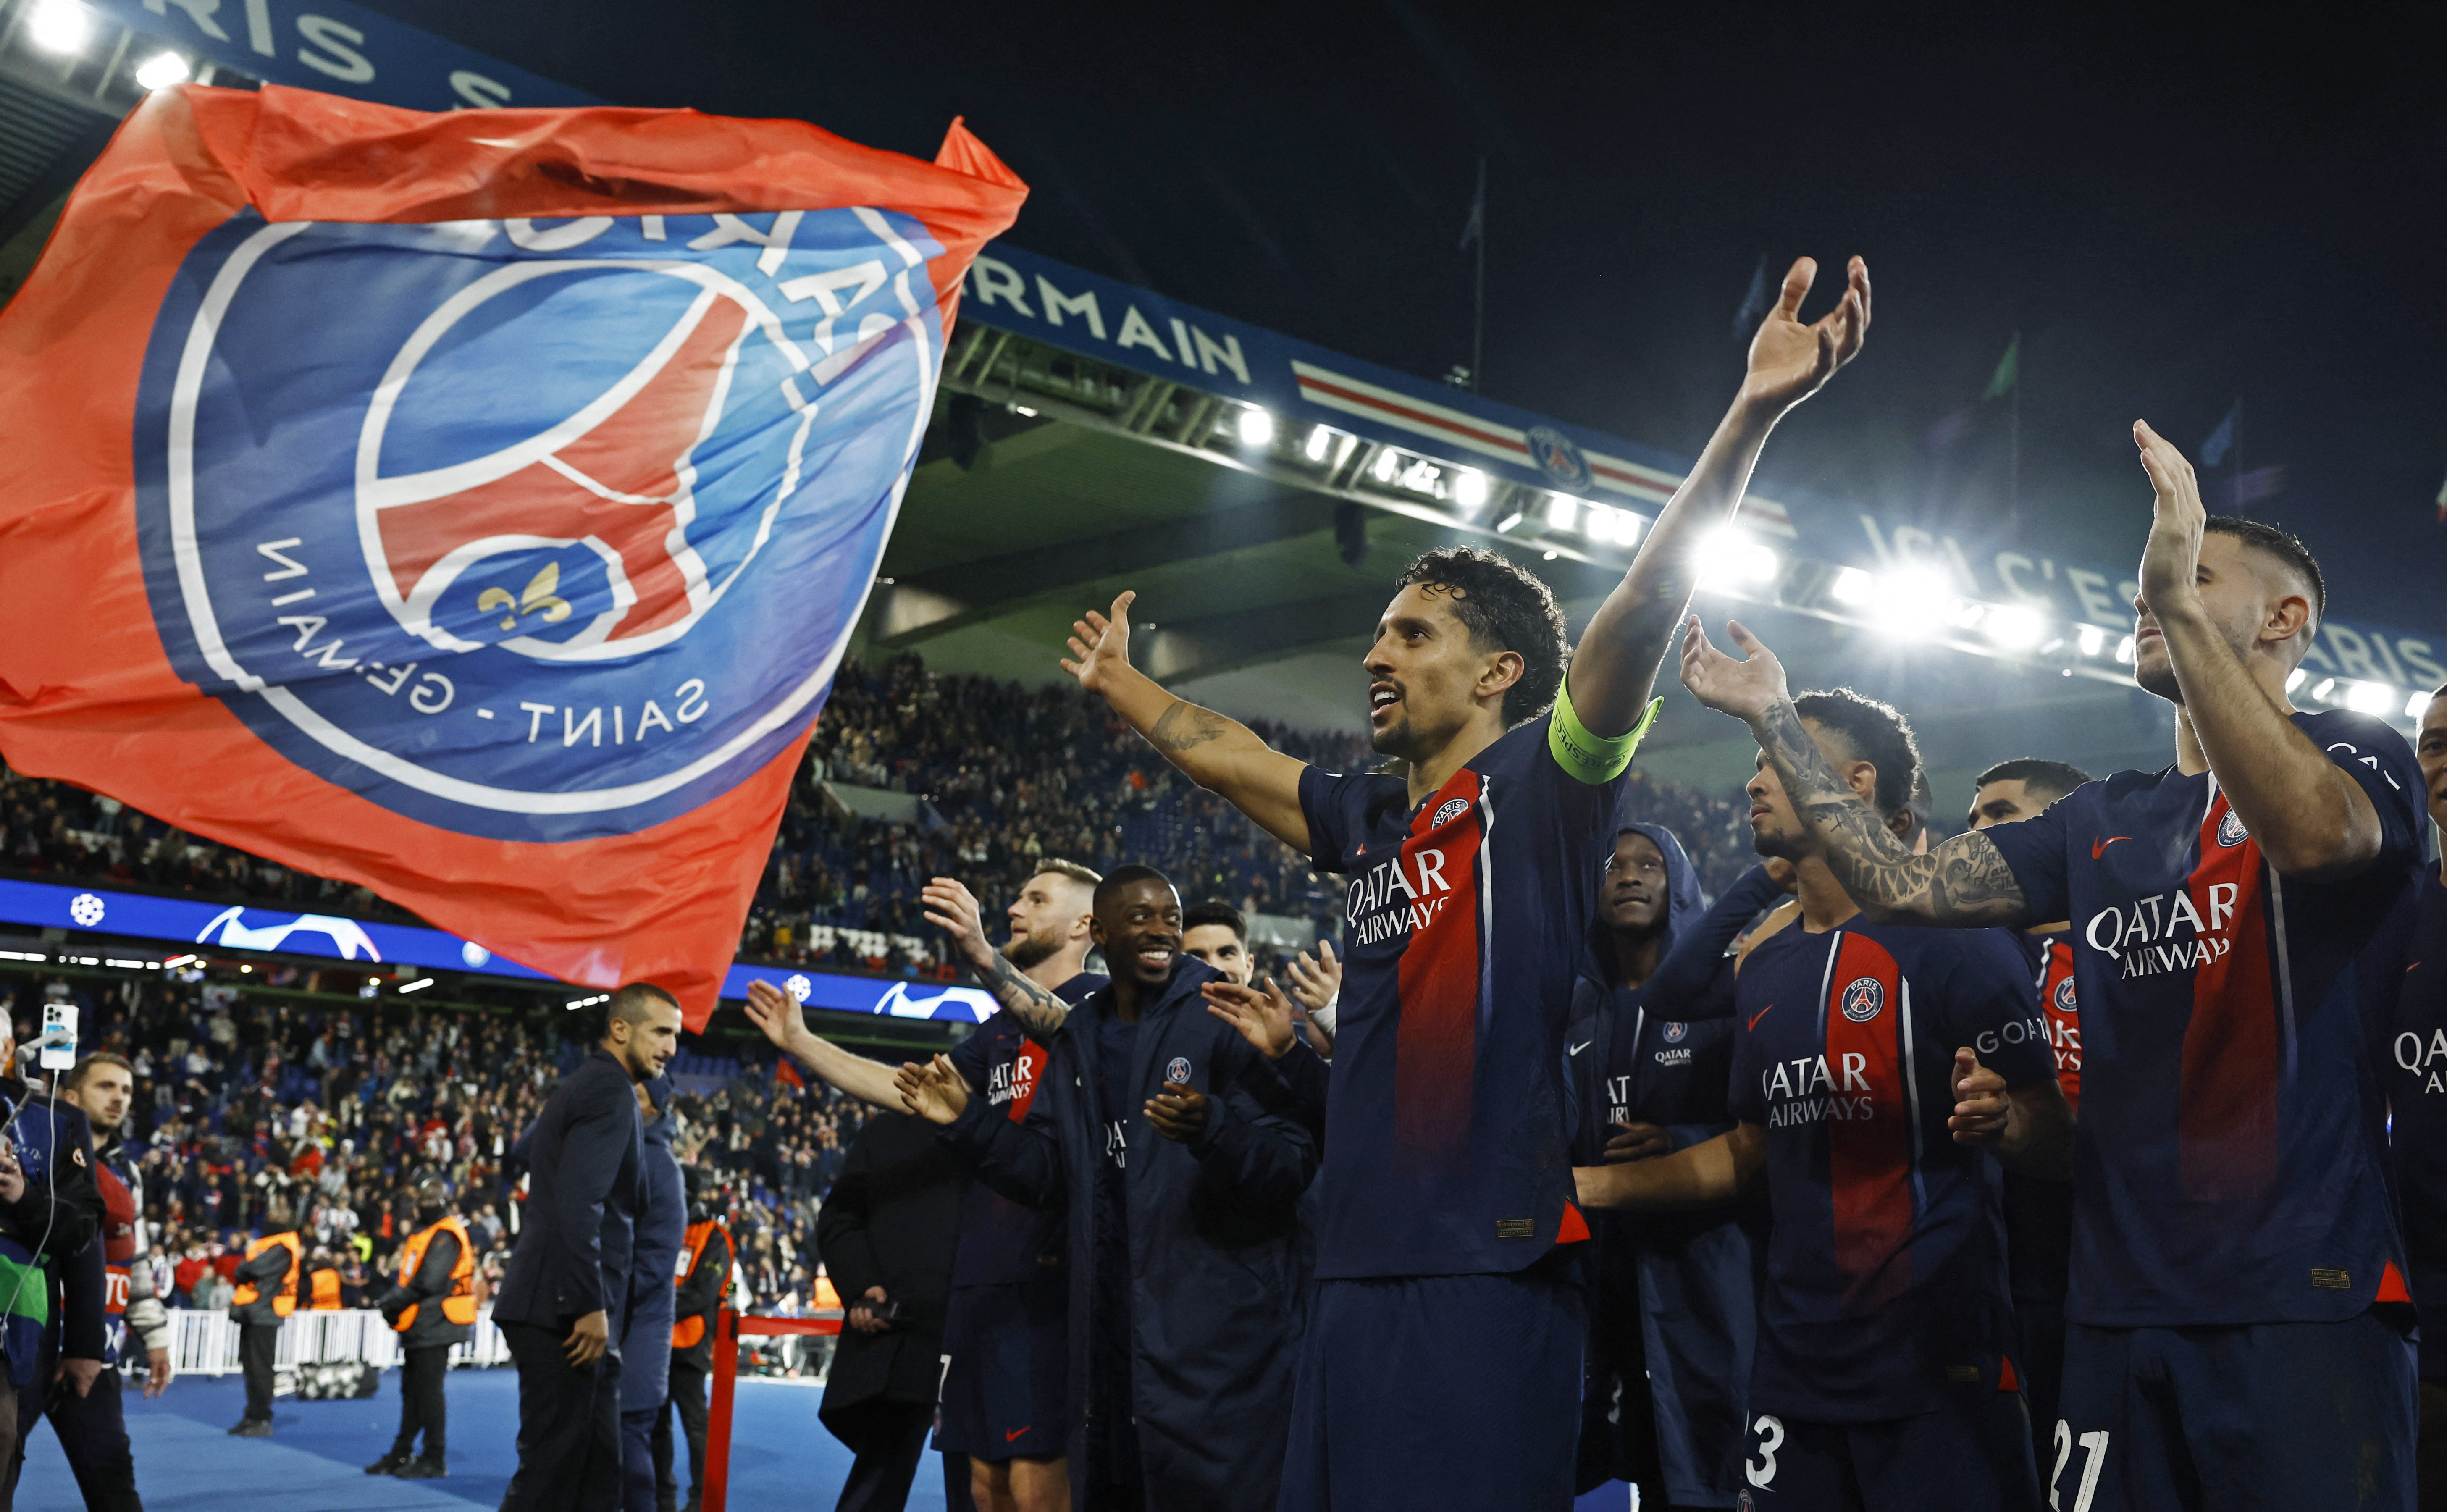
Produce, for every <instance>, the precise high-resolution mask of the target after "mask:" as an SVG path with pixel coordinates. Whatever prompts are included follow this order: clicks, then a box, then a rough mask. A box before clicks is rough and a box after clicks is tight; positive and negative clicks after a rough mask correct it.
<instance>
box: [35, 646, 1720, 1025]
mask: <svg viewBox="0 0 2447 1512" xmlns="http://www.w3.org/2000/svg"><path fill="white" fill-rule="evenodd" d="M1254 728H1256V729H1257V730H1258V732H1259V733H1260V734H1261V735H1263V736H1264V737H1265V738H1266V740H1267V741H1268V742H1269V743H1271V744H1273V745H1274V746H1275V747H1277V748H1278V749H1281V750H1284V751H1288V752H1289V753H1291V754H1293V755H1295V756H1298V757H1299V758H1301V759H1302V760H1304V761H1310V762H1315V763H1317V764H1318V765H1323V766H1326V767H1328V768H1329V769H1335V770H1344V769H1349V768H1350V767H1352V766H1355V765H1365V764H1367V763H1369V762H1370V761H1372V760H1373V759H1374V758H1373V757H1371V755H1370V754H1369V752H1368V748H1367V745H1366V743H1365V742H1364V741H1363V740H1361V739H1359V738H1358V737H1356V736H1350V735H1340V734H1317V733H1312V732H1304V731H1300V730H1294V729H1288V728H1281V727H1279V726H1273V725H1268V724H1265V723H1263V722H1260V723H1259V724H1257V725H1256V726H1255V727H1254ZM839 784H849V785H851V786H855V787H860V788H867V789H876V790H882V791H885V792H890V793H895V794H904V795H908V797H910V798H911V799H913V800H915V801H916V803H915V804H914V807H915V811H916V817H915V818H913V819H910V820H907V821H905V822H893V821H887V820H882V819H866V818H861V817H859V815H858V814H857V813H856V812H855V811H854V810H853V809H852V808H851V807H850V806H848V805H847V804H846V803H844V802H843V801H841V800H840V799H838V798H836V797H835V796H834V795H833V793H832V792H831V791H828V789H830V788H833V787H836V786H837V785H839ZM1628 791H1629V800H1628V802H1629V803H1630V805H1631V808H1632V810H1633V812H1632V816H1631V817H1633V818H1638V819H1644V820H1650V821H1654V822H1660V823H1663V824H1666V825H1668V826H1670V827H1672V828H1673V829H1674V831H1675V832H1676V833H1677V834H1679V836H1681V837H1682V841H1683V843H1684V845H1685V846H1687V847H1688V848H1689V850H1690V852H1691V857H1692V860H1693V861H1694V862H1695V863H1696V864H1697V865H1698V870H1699V875H1700V879H1701V882H1702V885H1703V886H1704V887H1705V888H1706V889H1707V891H1708V892H1709V893H1710V894H1711V895H1713V894H1715V893H1717V892H1718V891H1720V890H1721V889H1722V888H1723V887H1725V886H1726V885H1728V884H1729V883H1731V881H1732V880H1733V879H1735V878H1736V877H1737V876H1739V875H1740V873H1741V870H1742V868H1743V867H1745V866H1747V865H1748V864H1749V863H1750V860H1751V859H1752V858H1751V851H1750V837H1749V831H1748V827H1747V823H1746V819H1747V813H1748V810H1747V807H1746V805H1744V804H1742V803H1737V802H1736V801H1735V795H1733V794H1724V795H1718V796H1713V797H1710V796H1702V795H1700V794H1698V793H1694V792H1691V791H1689V790H1687V789H1684V788H1680V787H1677V786H1675V785H1673V784H1665V783H1659V782H1653V781H1650V780H1649V779H1647V778H1646V777H1645V776H1644V775H1643V774H1641V772H1639V771H1638V770H1637V769H1635V770H1634V772H1633V776H1632V782H1631V784H1630V787H1629V790H1628ZM1047 856H1062V857H1069V858H1071V859H1072V860H1079V861H1083V862H1085V863H1086V864H1088V865H1090V866H1093V867H1095V868H1096V869H1098V870H1100V871H1105V870H1110V869H1111V868H1112V867H1113V866H1115V865H1118V864H1120V863H1121V862H1122V861H1123V860H1138V861H1146V862H1148V863H1149V864H1152V865H1155V866H1158V867H1161V868H1162V869H1163V870H1164V871H1165V872H1166V873H1167V874H1168V875H1169V876H1171V877H1172V879H1174V881H1175V882H1176V883H1177V884H1178V885H1179V886H1180V888H1181V891H1182V896H1183V897H1184V898H1192V899H1195V898H1225V899H1227V900H1229V901H1231V902H1232V903H1233V904H1235V905H1236V906H1237V907H1239V908H1240V909H1241V910H1242V913H1244V914H1260V915H1275V916H1281V917H1289V918H1292V919H1297V920H1310V921H1314V922H1315V923H1316V924H1317V925H1318V927H1319V928H1321V929H1323V930H1325V931H1326V932H1328V933H1329V934H1330V933H1332V932H1333V931H1334V929H1335V922H1336V920H1335V915H1336V912H1337V909H1336V903H1337V899H1338V898H1339V897H1340V888H1339V886H1338V884H1337V883H1335V882H1333V881H1332V880H1331V879H1320V878H1318V876H1317V875H1316V874H1315V873H1314V872H1313V871H1311V869H1310V868H1309V865H1308V862H1307V860H1306V858H1304V857H1301V856H1299V855H1298V854H1296V853H1295V852H1293V851H1292V850H1291V849H1290V847H1288V846H1285V845H1283V844H1282V843H1281V842H1280V841H1276V840H1275V839H1273V838H1272V837H1271V836H1268V835H1267V834H1265V833H1264V832H1263V831H1261V830H1260V829H1258V828H1257V827H1256V826H1255V825H1253V824H1251V823H1250V822H1248V821H1247V820H1246V819H1244V818H1242V816H1241V814H1240V813H1239V812H1238V811H1237V810H1235V809H1233V808H1232V807H1231V806H1230V805H1229V804H1227V803H1224V802H1223V800H1221V799H1219V798H1217V797H1215V796H1214V795H1213V794H1211V793H1205V792H1201V791H1199V790H1198V789H1197V788H1195V787H1193V786H1191V785H1189V784H1188V783H1187V782H1186V781H1185V780H1184V779H1183V778H1182V777H1181V776H1180V774H1179V773H1177V772H1176V771H1175V770H1174V769H1173V768H1172V767H1171V765H1168V764H1167V763H1166V762H1164V761H1163V760H1161V759H1159V758H1158V757H1157V756H1156V755H1155V753H1154V752H1153V751H1151V750H1149V749H1148V747H1147V745H1146V744H1145V743H1144V742H1142V741H1140V740H1139V739H1138V737H1136V736H1135V735H1133V734H1131V733H1130V731H1129V728H1127V727H1126V726H1124V725H1122V724H1120V723H1119V722H1118V721H1116V720H1115V719H1114V718H1113V717H1112V715H1111V713H1110V710H1109V709H1107V708H1106V706H1105V704H1104V702H1103V701H1102V700H1100V699H1094V698H1091V697H1089V696H1087V695H1085V694H1083V693H1081V692H1080V691H1079V690H1077V689H1076V688H1073V687H1071V686H1069V685H1068V684H1056V685H1051V686H1047V687H1042V688H1036V689H1029V688H1024V687H1022V686H1021V685H1019V684H1017V683H1013V682H999V681H996V680H995V679H992V678H986V677H972V676H958V675H943V674H938V673H933V672H929V671H926V670H925V668H924V666H923V664H922V663H920V661H919V659H918V658H917V657H916V656H914V655H904V656H901V657H898V658H895V659H892V660H889V661H885V662H882V663H879V664H874V665H864V664H861V663H858V662H854V661H853V662H844V664H843V666H842V670H841V672H840V674H839V676H838V678H837V679H836V681H835V683H834V686H833V691H832V694H831V697H830V699H829V701H828V702H827V704H826V707H825V714H824V719H823V721H822V723H821V724H820V725H819V726H818V727H817V730H816V734H815V737H814V739H813V740H812V741H811V742H810V744H809V747H808V753H807V760H806V763H805V764H804V765H802V767H801V769H800V772H799V774H798V778H797V780H796V782H795V783H794V784H793V785H792V788H791V793H790V801H789V805H788V808H787V812H786V814H785V815H784V817H783V820H782V825H781V831H780V833H779V834H778V835H777V836H776V837H775V839H774V843H773V853H772V858H771V860H770V861H769V862H768V865H767V868H766V873H765V879H764V882H763V885H762V886H761V887H760V889H759V890H758V893H757V898H756V903H755V906H754V909H753V910H752V912H751V913H750V914H749V918H748V922H747V927H746V930H745V932H744V934H743V936H742V937H741V940H740V956H741V958H743V959H748V960H762V961H774V962H785V963H788V964H793V965H814V966H829V967H832V968H835V969H839V970H846V971H880V972H882V973H887V974H892V975H921V974H922V975H930V976H945V975H948V974H949V970H948V968H947V967H946V966H944V965H943V964H942V963H941V961H940V956H939V953H938V952H937V950H936V948H935V942H934V940H933V938H932V936H933V932H932V931H931V930H929V929H928V928H927V927H926V925H925V923H924V921H923V919H922V917H920V909H919V905H918V890H919V889H920V887H921V886H922V885H924V882H925V880H926V879H928V878H929V877H935V876H952V877H958V878H960V879H964V880H966V881H967V882H968V883H969V885H970V886H971V887H972V888H973V889H975V890H976V891H977V894H978V895H979V896H980V897H981V898H989V899H992V898H1003V897H1008V896H1010V894H1011V892H1012V891H1013V890H1014V889H1015V888H1016V887H1017V885H1018V884H1019V883H1020V882H1022V881H1024V880H1025V879H1027V878H1028V876H1029V875H1030V873H1031V872H1032V871H1033V870H1034V866H1035V864H1036V862H1037V860H1040V859H1041V858H1043V857H1047ZM0 871H5V872H14V873H18V874H25V875H42V874H48V875H50V876H51V877H53V878H56V879H61V880H75V881H82V882H93V883H102V884H105V885H106V884H109V883H113V882H116V883H121V884H129V885H135V886H139V887H147V888H154V889H161V890H167V891H176V892H185V893H192V894H196V895H199V896H207V897H210V898H215V899H217V900H221V901H228V902H242V903H261V904H266V905H279V906H287V907H292V908H296V909H299V910H301V911H303V910H309V909H312V910H315V911H319V912H326V913H346V914H353V915H356V916H358V917H377V918H390V919H394V920H398V921H402V922H412V920H410V919H408V916H406V915H405V914H402V913H401V912H400V911H399V910H398V909H396V908H393V907H391V906H390V905H389V904H387V903H384V902H382V901H381V900H380V899H378V898H375V897H374V896H373V895H372V894H371V893H370V892H368V891H367V890H366V889H364V888H362V887H356V886H353V885H351V884H347V883H342V882H336V881H332V880H329V879H323V878H317V877H312V876H308V875H307V874H305V873H302V872H298V871H295V870H293V869H291V868H289V867H285V866H279V865H275V864H274V863H272V862H270V861H265V860H259V859H257V858H255V857H252V856H248V855H245V854H244V853H242V852H239V851H237V850H234V849H232V848H231V847H229V846H225V845H219V844H216V843H213V842H211V841H202V840H199V839H197V838H196V837H194V836H191V835H188V834H185V833H184V832H182V831H180V830H178V829H175V828H172V827H170V826H168V825H165V824H162V823H161V822H159V821H156V820H153V819H149V818H147V817H146V816H144V815H142V814H139V813H137V812H136V811H135V810H133V809H130V808H127V807H125V806H124V805H123V804H121V803H118V802H117V801H115V800H112V799H108V798H104V797H100V796H98V795H96V794H92V793H88V792H85V790H83V789H81V788H77V787H72V786H70V785H68V784H64V783H53V782H46V781H41V780H38V779H31V778H27V777H23V776H19V775H16V774H14V773H11V772H9V771H8V770H7V769H6V768H5V767H0Z"/></svg>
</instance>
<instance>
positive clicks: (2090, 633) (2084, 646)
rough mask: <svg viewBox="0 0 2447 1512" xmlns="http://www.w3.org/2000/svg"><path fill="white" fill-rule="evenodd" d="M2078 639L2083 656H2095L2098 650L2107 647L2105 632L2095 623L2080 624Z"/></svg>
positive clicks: (2101, 650) (2100, 650) (2103, 649)
mask: <svg viewBox="0 0 2447 1512" xmlns="http://www.w3.org/2000/svg"><path fill="white" fill-rule="evenodd" d="M2079 639H2080V641H2081V653H2082V654H2083V655H2085V656H2096V655H2097V654H2098V653H2099V652H2103V651H2105V650H2106V649H2107V632H2105V631H2103V630H2101V629H2099V628H2098V627H2097V626H2096V625H2084V626H2082V627H2081V630H2080V632H2079Z"/></svg>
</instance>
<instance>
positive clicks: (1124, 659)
mask: <svg viewBox="0 0 2447 1512" xmlns="http://www.w3.org/2000/svg"><path fill="white" fill-rule="evenodd" d="M1138 596H1139V595H1138V593H1137V592H1136V590H1125V591H1124V592H1122V593H1121V594H1119V595H1116V596H1115V597H1114V599H1113V612H1112V614H1110V615H1106V614H1098V613H1096V612H1095V611H1094V610H1092V609H1091V610H1090V611H1088V614H1087V616H1086V617H1085V618H1083V619H1075V620H1072V622H1071V654H1070V655H1068V656H1065V657H1063V658H1062V670H1063V671H1066V672H1069V673H1070V674H1071V675H1072V676H1073V677H1076V678H1078V679H1079V686H1080V687H1081V688H1084V689H1086V690H1088V691H1090V692H1091V693H1101V692H1103V691H1104V690H1105V689H1106V686H1107V684H1108V681H1109V680H1110V678H1111V676H1112V675H1113V673H1114V672H1116V671H1119V670H1120V669H1122V668H1125V667H1128V666H1129V664H1130V604H1131V601H1132V600H1134V599H1136V598H1137V597H1138Z"/></svg>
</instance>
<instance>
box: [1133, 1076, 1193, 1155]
mask: <svg viewBox="0 0 2447 1512" xmlns="http://www.w3.org/2000/svg"><path fill="white" fill-rule="evenodd" d="M1207 1105H1208V1098H1207V1096H1206V1094H1205V1093H1204V1092H1202V1091H1200V1090H1198V1088H1196V1087H1192V1086H1190V1085H1189V1084H1188V1083H1187V1082H1167V1083H1165V1084H1164V1089H1163V1090H1162V1091H1160V1092H1158V1093H1156V1094H1155V1096H1153V1097H1151V1098H1148V1102H1147V1107H1146V1109H1145V1112H1146V1113H1147V1118H1148V1123H1150V1124H1152V1125H1155V1131H1156V1132H1157V1133H1159V1134H1161V1135H1163V1136H1164V1137H1165V1138H1166V1139H1168V1140H1170V1141H1172V1142H1173V1143H1175V1144H1186V1143H1189V1142H1190V1141H1192V1140H1194V1139H1196V1138H1198V1136H1199V1135H1200V1134H1201V1133H1202V1132H1204V1131H1205V1127H1206V1109H1207Z"/></svg>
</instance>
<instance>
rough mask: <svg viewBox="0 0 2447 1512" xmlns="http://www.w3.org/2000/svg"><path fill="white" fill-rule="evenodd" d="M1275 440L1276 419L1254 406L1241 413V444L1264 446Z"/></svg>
mask: <svg viewBox="0 0 2447 1512" xmlns="http://www.w3.org/2000/svg"><path fill="white" fill-rule="evenodd" d="M1274 439H1275V417H1274V416H1272V415H1270V414H1268V413H1267V412H1266V411H1264V410H1262V409H1260V408H1259V407H1258V406H1255V405H1252V406H1249V407H1248V408H1246V409H1243V410H1242V411H1241V444H1242V445H1244V446H1262V445H1264V444H1266V443H1268V442H1270V441H1272V440H1274Z"/></svg>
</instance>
